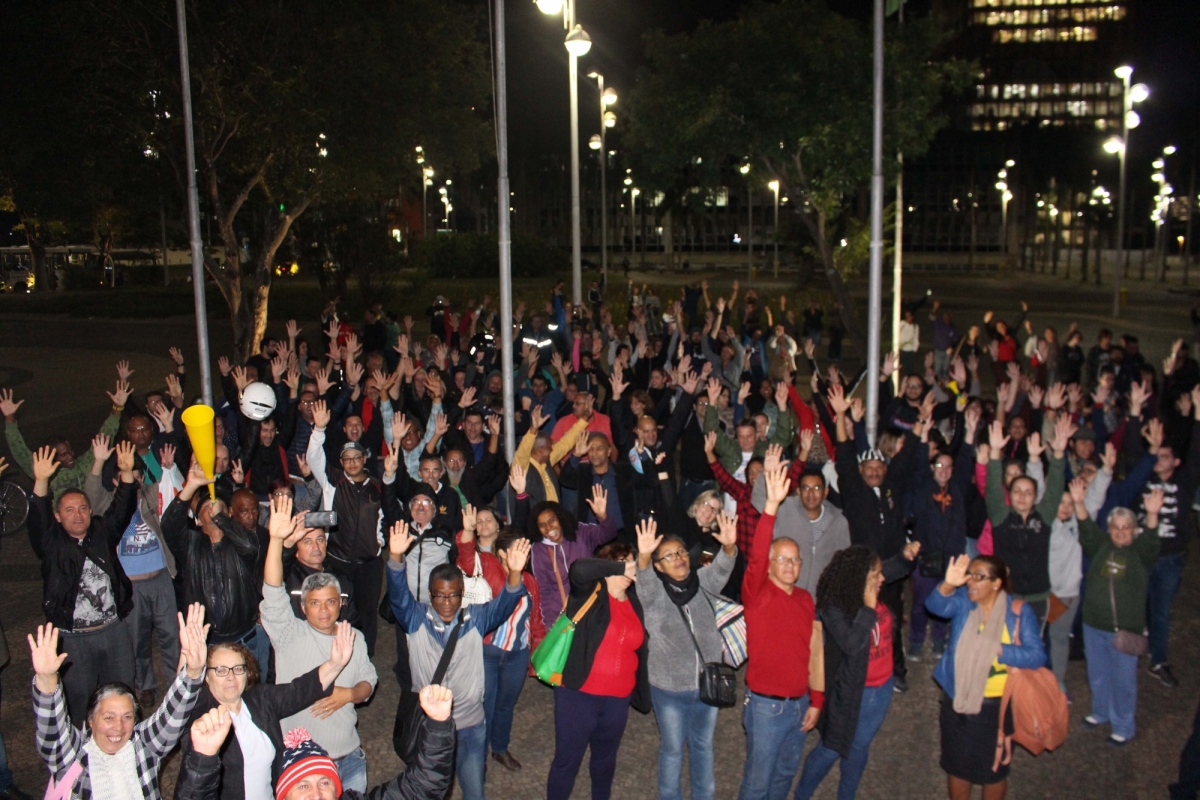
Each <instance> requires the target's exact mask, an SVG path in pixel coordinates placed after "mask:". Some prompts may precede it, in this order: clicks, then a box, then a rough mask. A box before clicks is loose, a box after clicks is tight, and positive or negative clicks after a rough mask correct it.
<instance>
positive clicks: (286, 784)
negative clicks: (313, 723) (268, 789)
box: [275, 728, 342, 800]
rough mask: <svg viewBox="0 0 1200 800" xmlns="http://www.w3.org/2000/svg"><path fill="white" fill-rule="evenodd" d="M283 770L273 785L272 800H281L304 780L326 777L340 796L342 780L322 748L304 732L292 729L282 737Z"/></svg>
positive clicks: (300, 729) (303, 730)
mask: <svg viewBox="0 0 1200 800" xmlns="http://www.w3.org/2000/svg"><path fill="white" fill-rule="evenodd" d="M283 747H284V751H283V769H282V770H281V771H280V773H279V780H278V781H277V782H276V783H275V798H276V800H283V798H284V797H286V796H287V793H288V792H289V791H291V789H292V787H293V786H295V785H296V784H297V783H299V782H300V781H302V780H304V779H305V778H312V777H316V776H318V775H325V776H327V777H329V778H331V779H332V780H333V783H334V786H336V787H337V796H338V797H341V796H342V779H341V777H339V776H338V771H337V765H336V764H334V763H333V759H332V758H330V757H329V754H328V753H326V752H325V750H324V748H322V747H321V745H319V744H317V743H316V742H314V741H313V740H312V736H310V735H309V733H308V731H307V730H305V729H304V728H292V729H291V730H290V731H288V732H287V733H285V734H284V736H283Z"/></svg>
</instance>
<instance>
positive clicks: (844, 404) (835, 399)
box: [829, 383, 850, 416]
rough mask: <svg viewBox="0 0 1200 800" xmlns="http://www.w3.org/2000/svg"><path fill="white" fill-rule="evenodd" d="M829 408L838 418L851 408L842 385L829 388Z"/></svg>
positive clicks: (838, 384) (837, 384)
mask: <svg viewBox="0 0 1200 800" xmlns="http://www.w3.org/2000/svg"><path fill="white" fill-rule="evenodd" d="M829 406H830V408H832V409H833V411H834V413H835V414H837V415H838V416H841V415H843V414H845V413H846V409H848V408H850V401H849V400H847V399H846V390H845V389H844V388H843V387H842V385H841V384H840V383H835V384H833V385H832V386H830V387H829Z"/></svg>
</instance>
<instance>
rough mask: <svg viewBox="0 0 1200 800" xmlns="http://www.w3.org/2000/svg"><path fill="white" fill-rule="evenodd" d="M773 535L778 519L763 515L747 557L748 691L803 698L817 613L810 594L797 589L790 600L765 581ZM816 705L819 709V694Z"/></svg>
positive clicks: (744, 595) (744, 586)
mask: <svg viewBox="0 0 1200 800" xmlns="http://www.w3.org/2000/svg"><path fill="white" fill-rule="evenodd" d="M774 530H775V517H774V516H768V515H766V514H763V515H762V517H760V518H759V520H758V529H757V530H755V532H754V542H753V544H752V545H751V547H750V552H748V553H747V554H746V578H745V580H744V581H743V583H742V603H743V604H744V605H745V607H746V654H747V661H748V663H747V665H746V686H747V687H749V689H750V691H752V692H754V693H756V694H767V695H774V696H775V697H803V696H804V695H806V694H808V659H809V656H810V652H811V650H810V646H811V644H812V629H813V619H814V618H815V617H816V609H815V607H814V605H813V599H812V595H810V594H809V593H808V592H806V591H805V590H803V589H801V588H800V587H798V586H797V587H793V588H792V591H791V593H790V594H789V593H788V592H785V591H784V590H783V589H780V588H779V587H778V586H776V585H775V584H774V583H773V582H772V581H771V579H770V577H768V576H767V567H768V566H769V563H770V562H769V559H770V551H771V542H772V540H773V538H774ZM812 703H813V706H814V707H816V708H820V707H821V704H820V699H819V698H818V697H817V696H816V694H815V693H814V696H813V698H812Z"/></svg>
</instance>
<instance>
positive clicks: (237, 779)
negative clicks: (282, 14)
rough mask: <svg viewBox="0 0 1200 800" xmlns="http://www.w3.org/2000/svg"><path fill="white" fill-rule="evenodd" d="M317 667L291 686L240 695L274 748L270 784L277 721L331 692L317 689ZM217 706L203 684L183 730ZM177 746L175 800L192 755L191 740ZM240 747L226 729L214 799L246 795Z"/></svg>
mask: <svg viewBox="0 0 1200 800" xmlns="http://www.w3.org/2000/svg"><path fill="white" fill-rule="evenodd" d="M320 669H321V668H320V667H314V668H313V669H312V670H310V671H309V672H306V673H304V674H303V675H301V676H300V677H299V678H296V679H295V680H294V681H292V682H291V683H280V684H270V683H259V684H256V685H254V686H251V687H250V688H249V689H247V690H246V691H245V692H243V693H242V703H243V704H244V705H245V706H246V707H247V708H249V709H250V717H251V718H252V719H253V720H254V724H255V726H257V727H258V729H259V730H260V731H262V732H263V733H265V734H266V735H267V738H268V739H270V740H271V744H272V745H274V746H275V761H274V763H272V764H271V782H272V787H273V785H274V782H275V781H276V780H278V779H279V771H280V769H281V768H282V765H283V729H282V728H280V727H279V722H280V720H283V719H286V718H288V717H290V716H292V715H293V714H299V713H300V712H301V711H303V710H304V709H306V708H308V707H309V706H311V705H312V704H313V703H315V702H317V701H318V700H320V699H321V698H322V697H328V696H329V695H330V694H331V693H332V692H333V684H332V683H331V684H330V685H329V688H328V689H323V688H321V679H320V677H318V674H317V673H318V672H319V671H320ZM216 707H217V701H216V698H214V697H213V696H212V692H211V691H209V689H208V684H207V683H206V684H205V685H204V687H203V688H202V689H201V690H200V696H199V697H197V698H196V705H195V707H194V708H193V709H192V713H191V716H189V717H188V723H187V727H189V728H190V727H191V724H192V723H193V722H195V721H196V720H197V719H199V718H200V717H202V716H204V715H205V714H206V713H208V712H209V711H211V710H212V709H214V708H216ZM179 745H180V747H181V748H182V750H183V768H182V770H181V771H180V775H179V780H178V782H177V783H176V784H175V797H176V798H178V797H179V796H180V794H181V792H182V790H183V787H184V786H185V785H186V784H187V783H188V779H187V777H186V774H187V771H188V765H189V758H188V756H189V755H194V754H193V753H192V737H191V736H181V737H180V739H179ZM242 772H243V762H242V748H241V747H240V746H239V745H238V740H237V731H236V730H232V729H231V730H230V732H229V736H228V737H226V739H225V743H224V744H223V745H221V752H220V765H219V767H218V769H217V775H218V778H217V781H218V785H219V788H218V789H217V791H216V793H215V794H214V797H217V798H220V800H242V798H244V797H245V796H246V792H245V789H246V786H245V778H244V776H243V774H242Z"/></svg>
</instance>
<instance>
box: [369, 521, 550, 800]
mask: <svg viewBox="0 0 1200 800" xmlns="http://www.w3.org/2000/svg"><path fill="white" fill-rule="evenodd" d="M410 531H411V529H410V527H409V525H408V524H407V523H405V522H397V523H396V524H395V525H393V526H392V530H391V535H390V536H389V542H388V554H389V556H390V557H389V559H388V562H387V579H388V597H389V599H390V600H391V605H392V613H393V614H395V615H396V620H397V621H398V623H399V625H400V627H401V628H402V629H403V630H404V633H405V634H406V637H405V638H407V640H408V647H407V651H408V661H409V671H410V675H411V677H410V681H409V682H408V683H406V684H401V688H402V689H411V690H412V691H419V690H420V688H421V687H422V686H425V685H427V684H429V683H432V682H433V676H434V672H435V671H436V670H437V666H438V662H439V661H440V660H441V658H442V654H443V653H444V652H445V650H446V648H447V647H448V646H449V642H450V638H451V637H452V636H453V637H455V643H454V650H453V651H452V655H451V657H450V663H449V664H448V665H447V669H446V674H445V676H444V677H443V679H442V680H441V681H440V682H439V683H440V685H442V686H445V687H447V688H449V689H450V690H451V691H452V692H453V693H454V697H455V698H457V700H456V702H455V703H454V712H453V718H454V727H455V728H456V729H457V730H458V746H457V754H456V758H455V762H456V763H455V767H456V773H457V775H458V782H459V786H460V788H461V789H462V794H463V800H483V797H484V791H483V778H484V766H485V764H486V763H487V761H486V759H487V749H488V748H487V722H486V720H485V717H484V705H483V697H484V673H483V637H484V635H485V634H487V633H489V632H490V631H493V630H495V629H496V628H497V627H499V626H500V624H501V623H503V622H504V621H505V620H507V619H508V618H509V617H510V616H511V615H512V613H513V611H515V610H516V608H517V603H518V602H520V600H521V598H523V597H526V596H528V592H527V591H526V589H525V584H524V582H523V581H522V578H521V576H522V572H523V570H524V568H525V564H526V562H527V561H528V560H529V551H530V545H529V541H528V540H527V539H516V540H514V541H513V542H512V544H511V545H510V546H509V548H508V551H507V556H506V560H507V564H508V578H507V579H506V581H505V587H504V590H503V591H501V592H500V593H498V594H497V595H496V596H495V597H494V598H492V599H491V600H490V601H488V602H487V603H483V604H478V605H472V606H469V607H467V608H466V609H463V607H462V600H463V577H462V571H461V570H460V569H459V568H458V567H457V566H455V565H454V564H441V565H439V566H437V567H435V568H434V569H433V571H432V572H430V573H428V575H429V577H428V584H427V585H426V586H423V587H422V588H425V589H427V595H426V596H427V597H429V602H428V603H424V602H421V601H419V600H416V599H414V595H413V593H412V591H410V587H411V586H412V576H411V575H409V574H406V573H407V572H408V571H409V568H408V557H407V556H406V555H405V554H406V553H411V552H412V551H413V550H415V549H416V547H417V542H416V539H414V537H413V536H412V534H411V532H410Z"/></svg>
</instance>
